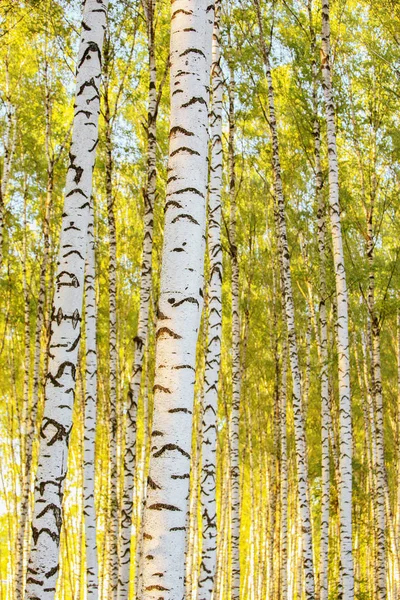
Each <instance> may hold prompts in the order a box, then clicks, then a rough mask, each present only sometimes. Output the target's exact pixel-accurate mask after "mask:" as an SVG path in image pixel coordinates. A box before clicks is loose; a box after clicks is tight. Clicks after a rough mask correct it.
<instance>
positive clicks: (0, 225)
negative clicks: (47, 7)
mask: <svg viewBox="0 0 400 600" xmlns="http://www.w3.org/2000/svg"><path fill="white" fill-rule="evenodd" d="M7 53H9V49H7ZM8 67H9V65H8V54H7V57H6V60H5V75H6V130H5V135H4V142H3V147H4V157H3V164H2V172H1V177H0V268H1V266H2V264H3V243H4V239H3V234H4V216H5V199H6V195H7V188H8V182H9V179H10V174H11V166H12V162H13V158H14V150H15V142H16V135H17V119H16V114H15V109H14V107H13V105H12V103H11V92H10V73H9V68H8Z"/></svg>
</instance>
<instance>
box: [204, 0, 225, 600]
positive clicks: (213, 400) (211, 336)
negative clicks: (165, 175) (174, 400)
mask: <svg viewBox="0 0 400 600" xmlns="http://www.w3.org/2000/svg"><path fill="white" fill-rule="evenodd" d="M220 10H221V2H220V0H217V1H216V4H215V22H214V32H213V43H212V67H211V81H212V86H211V87H212V109H211V112H210V138H211V140H210V141H211V161H210V188H209V197H208V214H209V221H208V255H209V263H210V265H209V268H210V275H209V284H208V285H209V288H208V298H209V300H208V323H207V327H208V331H207V348H206V358H205V363H206V364H205V373H204V409H203V421H202V425H203V432H202V437H203V454H202V461H203V462H202V477H201V507H202V536H203V545H202V557H201V564H200V576H199V591H198V599H199V600H211V598H212V594H213V590H214V587H215V575H216V565H217V505H216V483H217V482H216V468H217V464H216V463H217V461H216V459H217V414H218V381H219V372H220V366H221V336H222V246H221V190H222V159H223V156H222V92H223V80H222V71H221V66H220V45H219V36H220V30H219V20H220Z"/></svg>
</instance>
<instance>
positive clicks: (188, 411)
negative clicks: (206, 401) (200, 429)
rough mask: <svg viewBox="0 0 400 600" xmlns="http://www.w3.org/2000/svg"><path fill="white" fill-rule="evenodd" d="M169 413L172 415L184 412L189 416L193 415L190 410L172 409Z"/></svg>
mask: <svg viewBox="0 0 400 600" xmlns="http://www.w3.org/2000/svg"><path fill="white" fill-rule="evenodd" d="M168 412H169V413H171V414H173V413H178V412H183V413H185V414H187V415H191V414H192V411H191V410H189V409H187V408H170V409H169V411H168Z"/></svg>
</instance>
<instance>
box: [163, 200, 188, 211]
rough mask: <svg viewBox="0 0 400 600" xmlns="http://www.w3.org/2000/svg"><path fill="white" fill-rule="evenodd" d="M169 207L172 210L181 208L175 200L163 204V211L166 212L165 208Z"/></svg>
mask: <svg viewBox="0 0 400 600" xmlns="http://www.w3.org/2000/svg"><path fill="white" fill-rule="evenodd" d="M170 206H173V207H174V208H183V206H182V204H179V202H177V201H176V200H168V202H167V203H166V204H165V208H164V210H167V208H169V207H170Z"/></svg>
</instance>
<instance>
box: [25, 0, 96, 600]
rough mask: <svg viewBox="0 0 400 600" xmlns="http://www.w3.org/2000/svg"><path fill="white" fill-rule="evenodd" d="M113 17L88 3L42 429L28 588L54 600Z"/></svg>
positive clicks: (30, 592)
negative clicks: (108, 27) (104, 54)
mask: <svg viewBox="0 0 400 600" xmlns="http://www.w3.org/2000/svg"><path fill="white" fill-rule="evenodd" d="M106 12H107V0H86V2H85V4H84V14H83V23H84V26H83V27H82V33H81V41H80V47H79V54H78V61H77V86H76V99H75V115H74V128H73V135H72V144H71V150H70V165H69V169H68V174H67V183H66V189H65V201H64V212H63V217H62V229H61V240H60V250H59V257H58V266H57V275H56V292H55V296H54V304H53V311H52V317H51V319H52V327H51V334H50V344H49V372H48V374H47V382H46V389H45V406H44V414H43V420H42V424H41V428H40V434H41V443H40V449H39V464H38V471H37V475H36V484H35V508H34V518H33V524H32V534H33V543H32V548H31V553H30V559H29V565H28V579H27V588H26V596H27V599H29V600H35V599H37V598H40V600H52V599H53V598H54V595H55V587H56V579H57V573H58V568H59V546H60V532H61V526H62V512H61V504H62V498H63V492H64V481H65V477H66V468H67V457H68V443H69V436H70V432H71V427H72V407H73V397H74V389H75V374H76V367H77V360H78V349H79V340H80V335H81V334H80V329H81V327H80V322H81V311H82V301H83V284H84V266H85V257H86V247H87V228H88V222H89V202H90V196H91V191H92V176H93V166H94V159H95V154H96V146H97V141H98V115H99V109H100V97H99V85H100V78H101V49H102V44H103V36H104V30H105V22H106Z"/></svg>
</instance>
